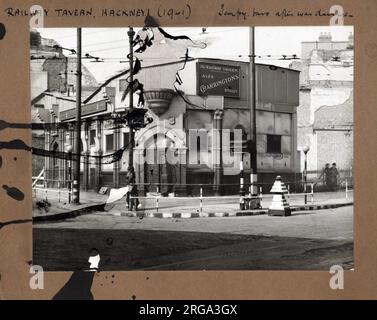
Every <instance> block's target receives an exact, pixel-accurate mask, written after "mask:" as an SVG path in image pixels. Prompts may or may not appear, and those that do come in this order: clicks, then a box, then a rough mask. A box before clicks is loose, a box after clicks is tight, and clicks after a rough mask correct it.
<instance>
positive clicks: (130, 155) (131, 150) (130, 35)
mask: <svg viewBox="0 0 377 320" xmlns="http://www.w3.org/2000/svg"><path fill="white" fill-rule="evenodd" d="M127 35H128V40H129V45H130V55H129V60H130V77H129V78H130V89H131V90H130V105H129V112H132V110H133V105H134V91H133V80H134V76H133V72H134V65H133V63H134V61H133V60H134V49H133V41H134V36H135V31H134V30H133V28H132V27H130V28H129V30H128V32H127ZM128 127H129V130H130V134H129V137H130V140H129V149H128V170H129V171H131V170H132V169H133V166H134V145H135V137H134V130H133V126H132V123H129V124H128Z"/></svg>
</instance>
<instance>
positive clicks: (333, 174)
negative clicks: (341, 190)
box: [329, 162, 339, 191]
mask: <svg viewBox="0 0 377 320" xmlns="http://www.w3.org/2000/svg"><path fill="white" fill-rule="evenodd" d="M338 178H339V171H338V169H337V168H336V163H335V162H333V164H332V166H331V168H330V179H329V180H330V190H331V191H336V190H337V188H338Z"/></svg>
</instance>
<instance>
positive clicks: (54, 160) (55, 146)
mask: <svg viewBox="0 0 377 320" xmlns="http://www.w3.org/2000/svg"><path fill="white" fill-rule="evenodd" d="M58 149H59V144H58V143H57V142H55V143H54V144H53V145H52V165H53V166H56V165H57V164H58V158H57V156H56V153H57V152H58Z"/></svg>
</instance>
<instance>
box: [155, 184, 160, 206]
mask: <svg viewBox="0 0 377 320" xmlns="http://www.w3.org/2000/svg"><path fill="white" fill-rule="evenodd" d="M159 190H160V188H159V187H158V186H157V195H156V212H158V205H159V199H158V198H159Z"/></svg>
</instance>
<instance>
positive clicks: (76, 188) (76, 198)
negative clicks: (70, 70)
mask: <svg viewBox="0 0 377 320" xmlns="http://www.w3.org/2000/svg"><path fill="white" fill-rule="evenodd" d="M76 52H77V58H76V59H77V71H76V127H75V135H76V137H75V148H74V152H75V156H74V160H75V174H74V180H73V203H75V204H79V203H80V153H81V57H82V56H81V28H77V50H76Z"/></svg>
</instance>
